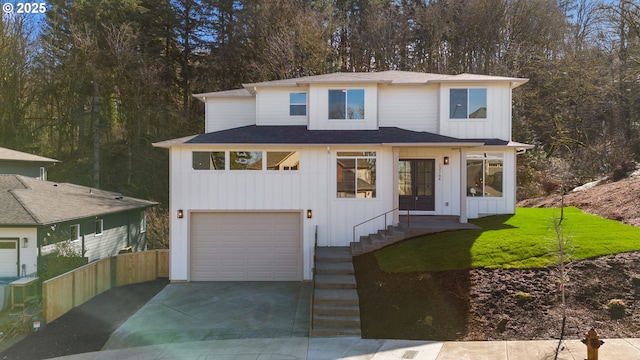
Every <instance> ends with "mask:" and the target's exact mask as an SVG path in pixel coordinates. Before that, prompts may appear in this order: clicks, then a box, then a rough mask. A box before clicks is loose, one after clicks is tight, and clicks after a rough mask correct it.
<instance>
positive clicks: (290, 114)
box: [289, 91, 308, 117]
mask: <svg viewBox="0 0 640 360" xmlns="http://www.w3.org/2000/svg"><path fill="white" fill-rule="evenodd" d="M294 94H296V95H301V94H304V103H302V102H294V101H293V99H292V98H291V96H292V95H294ZM307 98H308V96H307V93H306V92H303V91H292V92H290V93H289V116H292V117H306V116H307V108H308V106H307ZM292 106H304V114H293V113H292V111H291V109H292Z"/></svg>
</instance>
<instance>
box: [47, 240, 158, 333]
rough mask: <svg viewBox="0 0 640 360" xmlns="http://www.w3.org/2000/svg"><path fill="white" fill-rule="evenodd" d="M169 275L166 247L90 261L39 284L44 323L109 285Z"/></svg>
mask: <svg viewBox="0 0 640 360" xmlns="http://www.w3.org/2000/svg"><path fill="white" fill-rule="evenodd" d="M160 277H169V250H149V251H141V252H135V253H128V254H120V255H117V256H113V257H110V258H106V259H102V260H100V261H96V262H92V263H90V264H87V265H85V266H82V267H79V268H77V269H74V270H72V271H69V272H67V273H64V274H62V275H60V276H56V277H54V278H52V279H49V280H47V281H45V282H43V283H42V311H43V316H44V318H45V321H46V322H47V323H49V322H51V321H53V320H55V319H57V318H58V317H60V316H62V315H64V314H65V313H67V312H68V311H69V310H71V309H73V308H74V307H76V306H80V305H82V304H84V303H85V302H87V301H88V300H90V299H91V298H93V297H94V296H96V295H99V294H101V293H103V292H105V291H107V290H109V289H111V288H113V287H117V286H123V285H129V284H136V283H141V282H145V281H153V280H156V279H157V278H160Z"/></svg>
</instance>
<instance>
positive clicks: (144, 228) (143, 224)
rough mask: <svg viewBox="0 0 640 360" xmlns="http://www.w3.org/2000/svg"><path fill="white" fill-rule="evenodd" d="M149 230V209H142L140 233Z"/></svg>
mask: <svg viewBox="0 0 640 360" xmlns="http://www.w3.org/2000/svg"><path fill="white" fill-rule="evenodd" d="M145 232H147V211H146V210H142V211H141V212H140V233H141V234H142V233H145Z"/></svg>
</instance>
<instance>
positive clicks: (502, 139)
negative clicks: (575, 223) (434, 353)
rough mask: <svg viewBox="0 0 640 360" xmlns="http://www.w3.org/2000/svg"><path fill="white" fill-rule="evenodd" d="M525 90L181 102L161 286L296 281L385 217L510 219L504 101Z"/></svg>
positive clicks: (324, 82) (428, 79)
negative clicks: (191, 120)
mask: <svg viewBox="0 0 640 360" xmlns="http://www.w3.org/2000/svg"><path fill="white" fill-rule="evenodd" d="M526 82H527V79H519V78H510V77H498V76H485V75H471V74H461V75H438V74H427V73H413V72H401V71H385V72H378V73H334V74H326V75H318V76H309V77H302V78H297V79H288V80H277V81H267V82H260V83H253V84H245V85H244V86H243V88H242V89H238V90H231V91H220V92H213V93H204V94H196V95H194V96H195V97H196V98H198V99H199V100H201V101H203V102H204V103H205V133H204V134H200V135H195V136H190V137H186V138H180V139H174V140H168V141H164V142H160V143H156V144H154V145H155V146H158V147H164V148H168V149H169V150H170V209H171V217H170V241H171V245H170V248H171V255H170V264H171V266H170V267H171V270H170V272H171V274H170V278H171V280H172V281H201V280H205V281H206V280H303V279H310V278H311V277H312V266H313V248H314V246H315V245H316V244H317V245H318V246H348V245H349V243H350V242H351V241H352V240H353V239H354V238H355V237H358V236H359V235H362V234H368V233H373V232H375V231H377V230H378V229H382V228H383V227H384V220H385V219H384V217H380V218H378V219H377V220H374V221H369V222H367V223H365V224H364V225H362V226H359V227H358V228H357V229H356V230H354V226H355V225H356V224H359V223H361V222H364V221H367V220H369V219H372V218H375V217H377V216H378V215H381V214H384V213H385V212H390V214H392V217H393V221H394V222H397V221H398V218H399V216H400V215H402V214H406V213H407V212H410V213H411V214H413V215H416V214H419V215H455V216H458V217H459V219H460V222H467V219H469V218H477V217H480V216H484V215H492V214H511V213H514V212H515V203H516V156H517V154H518V153H519V152H521V151H524V150H525V149H526V148H529V147H530V146H529V145H526V144H520V143H516V142H513V141H512V140H511V133H512V125H511V107H512V105H511V104H512V90H513V89H514V88H516V87H518V86H520V85H522V84H524V83H526Z"/></svg>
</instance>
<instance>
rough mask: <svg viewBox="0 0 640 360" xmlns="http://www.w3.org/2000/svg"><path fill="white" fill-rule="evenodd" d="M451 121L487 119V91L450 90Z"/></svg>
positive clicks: (479, 89) (483, 89)
mask: <svg viewBox="0 0 640 360" xmlns="http://www.w3.org/2000/svg"><path fill="white" fill-rule="evenodd" d="M449 118H450V119H486V118H487V89H485V88H476V89H450V90H449Z"/></svg>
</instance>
